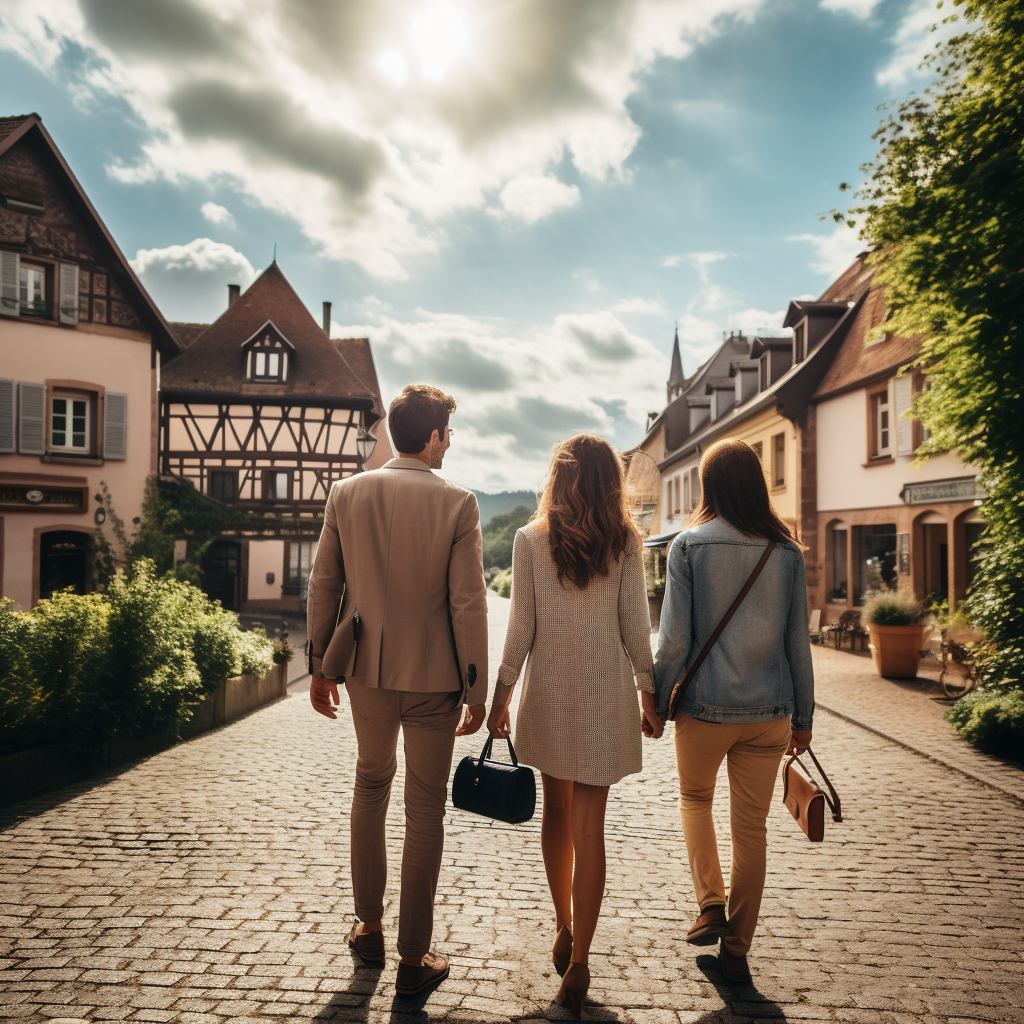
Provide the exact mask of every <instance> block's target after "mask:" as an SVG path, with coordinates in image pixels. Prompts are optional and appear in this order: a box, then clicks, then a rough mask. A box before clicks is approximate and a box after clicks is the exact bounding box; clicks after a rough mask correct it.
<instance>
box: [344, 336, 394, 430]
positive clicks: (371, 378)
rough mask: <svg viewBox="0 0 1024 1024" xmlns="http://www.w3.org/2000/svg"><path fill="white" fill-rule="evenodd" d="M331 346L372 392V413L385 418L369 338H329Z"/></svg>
mask: <svg viewBox="0 0 1024 1024" xmlns="http://www.w3.org/2000/svg"><path fill="white" fill-rule="evenodd" d="M331 344H332V345H333V346H334V347H335V348H336V349H337V350H338V351H339V352H340V353H341V355H342V357H343V358H344V360H345V362H346V363H348V365H349V366H351V367H352V369H353V370H355V372H356V374H357V376H358V377H359V379H360V380H361V381H362V382H363V383H364V384H365V385H366V386H367V387H368V388H369V389H370V391H372V392H373V396H374V397H373V411H374V412H375V413H376V414H377V416H378V417H379V418H380V419H383V418H384V416H385V412H386V410H385V409H384V400H383V398H381V394H380V384H379V383H378V382H377V367H376V366H375V365H374V362H373V352H372V351H371V350H370V339H369V338H331Z"/></svg>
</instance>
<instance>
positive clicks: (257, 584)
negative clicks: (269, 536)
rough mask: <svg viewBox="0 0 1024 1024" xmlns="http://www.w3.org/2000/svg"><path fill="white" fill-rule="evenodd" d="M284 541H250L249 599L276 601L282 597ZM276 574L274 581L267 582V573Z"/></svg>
mask: <svg viewBox="0 0 1024 1024" xmlns="http://www.w3.org/2000/svg"><path fill="white" fill-rule="evenodd" d="M284 570H285V565H284V541H283V540H251V541H249V600H250V601H268V600H270V601H276V600H278V599H279V598H280V597H281V586H282V585H283V584H284ZM268 572H272V573H273V574H274V582H273V583H267V573H268Z"/></svg>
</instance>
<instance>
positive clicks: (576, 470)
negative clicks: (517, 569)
mask: <svg viewBox="0 0 1024 1024" xmlns="http://www.w3.org/2000/svg"><path fill="white" fill-rule="evenodd" d="M622 484H623V481H622V462H621V461H620V460H619V457H618V455H616V453H615V451H614V450H613V449H612V447H611V445H610V444H608V442H607V441H604V440H602V439H601V438H600V437H594V435H593V434H577V435H576V436H575V437H570V438H569V439H568V440H566V441H562V442H560V443H559V444H557V445H556V446H555V450H554V454H553V455H552V458H551V469H550V470H549V471H548V478H547V481H546V482H545V484H544V490H543V492H542V494H541V496H540V502H539V503H538V505H537V513H536V515H535V516H534V518H535V519H538V520H540V521H542V522H544V523H546V525H547V529H548V538H549V540H550V542H551V555H552V557H553V558H554V560H555V566H556V567H557V569H558V582H559V583H561V584H562V586H565V585H566V583H567V582H568V583H571V584H572V585H573V586H576V587H578V588H579V589H580V590H584V589H585V588H586V586H587V584H588V583H589V582H590V581H591V580H592V579H593V578H594V577H595V576H607V575H608V567H609V565H610V563H611V562H613V561H615V560H616V559H618V558H619V557H621V555H622V553H623V552H624V551H625V550H626V548H627V547H628V546H629V545H630V544H631V543H637V544H639V542H640V534H639V533H638V532H637V529H636V526H634V525H633V520H632V519H631V518H630V515H629V511H628V509H627V507H626V491H625V488H624V487H623V485H622Z"/></svg>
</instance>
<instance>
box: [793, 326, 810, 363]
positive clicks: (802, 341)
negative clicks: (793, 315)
mask: <svg viewBox="0 0 1024 1024" xmlns="http://www.w3.org/2000/svg"><path fill="white" fill-rule="evenodd" d="M806 355H807V321H806V320H804V321H802V322H801V323H798V324H797V325H796V327H795V328H793V365H794V366H795V365H796V364H797V363H802V362H803V361H804V357H805V356H806Z"/></svg>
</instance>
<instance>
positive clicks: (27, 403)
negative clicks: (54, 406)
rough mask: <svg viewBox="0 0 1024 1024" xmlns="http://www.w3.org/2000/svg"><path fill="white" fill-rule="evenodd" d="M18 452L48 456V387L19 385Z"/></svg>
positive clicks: (22, 383) (42, 385) (23, 383)
mask: <svg viewBox="0 0 1024 1024" xmlns="http://www.w3.org/2000/svg"><path fill="white" fill-rule="evenodd" d="M18 451H19V452H21V454H22V455H45V454H46V385H45V384H26V383H25V382H24V381H21V382H20V383H19V384H18Z"/></svg>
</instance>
